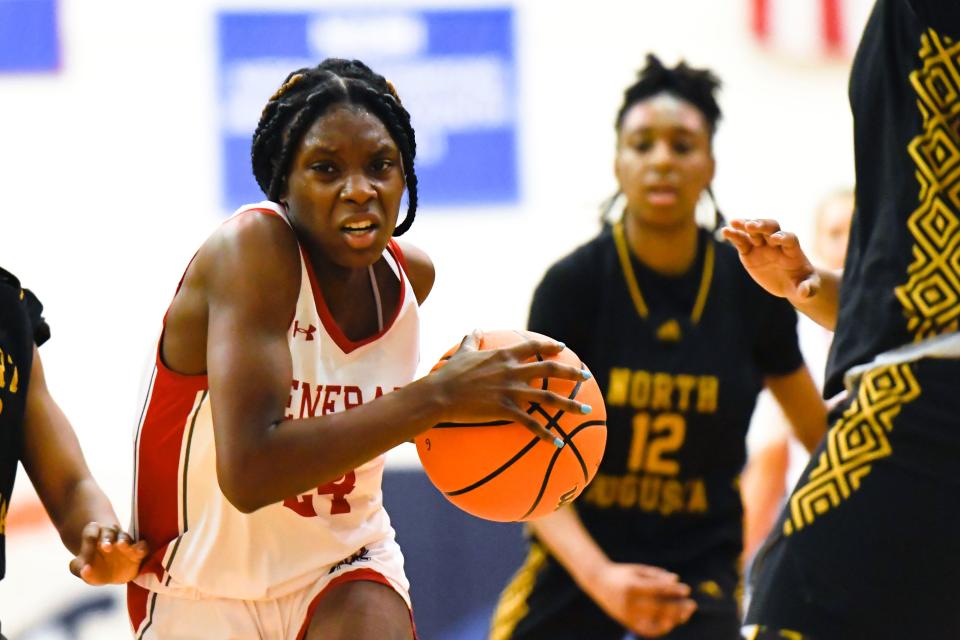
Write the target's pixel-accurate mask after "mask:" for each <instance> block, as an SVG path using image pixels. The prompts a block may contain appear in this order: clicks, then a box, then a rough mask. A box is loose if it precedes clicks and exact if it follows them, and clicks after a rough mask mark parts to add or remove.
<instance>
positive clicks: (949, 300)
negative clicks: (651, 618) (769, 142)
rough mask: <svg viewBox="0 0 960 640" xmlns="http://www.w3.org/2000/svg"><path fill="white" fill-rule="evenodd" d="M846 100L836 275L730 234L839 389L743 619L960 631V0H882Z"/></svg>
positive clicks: (759, 234) (859, 630) (830, 386)
mask: <svg viewBox="0 0 960 640" xmlns="http://www.w3.org/2000/svg"><path fill="white" fill-rule="evenodd" d="M850 103H851V107H852V109H853V115H854V141H855V156H856V170H857V186H856V201H857V209H856V213H855V214H854V218H853V227H852V231H851V236H850V245H849V250H848V254H847V263H846V267H845V269H844V273H843V280H842V288H838V284H839V282H838V278H837V275H836V274H831V273H828V272H823V271H819V270H816V269H814V268H813V267H812V265H810V263H809V262H808V261H807V260H806V257H805V255H804V254H803V252H802V251H800V249H799V245H798V244H797V242H796V237H795V236H794V235H793V234H788V233H784V232H781V231H779V226H778V225H777V224H776V223H775V222H773V221H749V222H747V221H735V222H734V223H731V225H732V227H733V229H732V230H730V231H727V232H725V234H726V235H727V236H728V237H729V238H730V239H731V240H733V241H734V242H735V244H737V247H738V249H739V250H740V251H741V259H742V261H743V263H744V265H745V266H746V267H747V269H748V270H749V271H750V272H751V275H753V276H754V278H755V279H756V280H757V281H758V282H759V283H761V284H762V285H763V286H764V287H765V288H766V289H767V290H768V291H770V292H772V293H775V294H777V295H781V296H783V297H785V298H787V299H788V300H790V301H791V302H792V303H793V304H794V305H795V306H796V307H797V308H798V309H800V310H801V311H804V312H805V313H807V314H808V315H810V316H811V317H812V318H813V319H815V320H817V321H818V322H820V323H821V324H823V325H824V326H827V327H828V328H829V327H832V326H833V325H834V323H835V325H836V337H835V339H834V342H833V346H832V349H831V353H830V358H829V362H828V366H827V386H826V393H827V394H828V395H829V394H831V393H835V392H837V391H839V390H840V389H841V388H843V387H844V386H846V388H847V389H848V393H849V396H848V399H847V401H846V403H845V404H843V405H842V406H841V407H839V408H838V409H837V410H836V411H835V412H834V413H833V415H832V416H831V418H832V420H831V427H830V431H829V433H828V435H827V437H826V438H825V439H824V442H823V444H822V445H821V446H820V448H819V449H818V450H817V451H816V452H815V453H814V455H813V457H812V459H811V462H810V464H809V466H808V467H807V469H806V470H805V471H804V474H803V476H802V477H801V480H800V482H799V484H798V486H797V488H796V489H795V490H794V492H793V495H792V496H791V497H790V499H789V501H788V503H787V506H786V509H785V511H784V513H783V514H782V516H781V519H780V521H779V523H778V525H777V526H776V527H775V529H774V531H773V533H772V534H771V537H770V538H769V539H768V540H767V542H766V544H765V546H764V548H762V549H761V551H760V552H759V553H758V559H757V561H756V563H755V567H756V569H755V575H754V576H753V579H752V581H753V585H754V593H755V595H754V597H753V600H752V602H751V605H750V610H749V612H748V615H747V622H748V623H750V624H751V633H755V634H757V635H756V637H759V638H763V637H767V635H765V634H769V637H782V636H781V635H776V633H780V632H779V631H777V630H785V629H789V630H791V631H793V632H795V635H793V636H790V637H796V638H801V637H802V638H816V639H821V640H831V639H838V640H839V639H849V638H881V639H885V638H890V639H894V638H897V639H900V638H910V639H918V640H924V639H928V638H929V639H941V638H957V637H960V591H958V589H957V584H958V581H960V512H958V510H957V509H955V508H954V505H955V504H956V500H957V495H958V491H960V471H958V470H960V393H958V388H960V386H958V385H960V333H958V332H957V328H958V319H960V2H957V1H956V0H878V1H877V2H876V4H875V6H874V8H873V13H872V14H871V16H870V19H869V22H868V23H867V26H866V29H865V31H864V34H863V37H862V39H861V42H860V46H859V49H858V51H857V56H856V59H855V61H854V65H853V69H852V71H851V77H850ZM838 293H839V298H838ZM751 637H752V636H751Z"/></svg>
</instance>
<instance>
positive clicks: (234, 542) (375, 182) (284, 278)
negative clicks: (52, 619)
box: [128, 59, 589, 640]
mask: <svg viewBox="0 0 960 640" xmlns="http://www.w3.org/2000/svg"><path fill="white" fill-rule="evenodd" d="M415 151H416V146H415V141H414V132H413V129H412V127H411V125H410V117H409V114H408V113H407V111H406V110H405V109H404V108H403V106H402V105H401V104H400V100H399V97H398V96H397V94H396V92H395V91H394V89H393V87H392V85H390V84H389V83H388V82H387V81H386V80H384V79H383V77H381V76H379V75H377V74H375V73H374V72H372V71H371V70H370V69H369V68H368V67H366V66H365V65H364V64H362V63H361V62H359V61H346V60H335V59H331V60H327V61H325V62H323V63H321V64H320V65H319V66H317V67H314V68H309V69H301V70H299V71H296V72H294V73H292V74H290V76H288V78H287V80H286V81H285V82H284V84H283V86H281V88H280V89H279V90H278V91H277V93H276V94H275V95H274V96H273V97H272V98H271V99H270V101H269V102H268V103H267V106H266V107H265V109H264V111H263V114H262V116H261V120H260V124H259V126H258V128H257V131H256V133H255V134H254V139H253V152H252V156H253V168H254V174H255V176H256V178H257V181H258V183H259V184H260V186H261V188H262V189H263V190H264V193H266V195H267V197H268V198H269V201H266V202H263V203H260V204H259V205H253V206H248V207H243V208H241V210H240V211H238V212H237V213H236V214H235V215H234V216H233V217H232V218H231V219H229V220H228V221H227V222H226V223H224V224H223V225H222V226H221V227H220V228H219V229H218V230H217V231H216V232H215V233H214V234H213V235H212V236H211V237H210V238H209V239H208V240H207V241H206V242H205V243H204V245H203V246H202V247H201V248H200V250H199V251H198V252H197V254H196V256H195V258H194V259H193V261H192V262H191V264H190V265H189V267H188V268H187V270H186V273H185V274H184V277H183V280H182V281H181V284H180V286H179V288H178V291H177V293H176V295H175V297H174V299H173V302H172V303H171V305H170V308H169V310H168V312H167V316H166V318H165V324H164V331H163V334H162V337H161V339H160V343H159V345H158V350H157V359H156V368H155V371H154V375H153V378H152V380H151V384H150V389H149V391H148V394H147V398H146V400H145V403H144V410H143V416H142V418H141V420H140V425H139V427H138V431H137V440H136V469H135V483H136V485H135V487H134V493H135V500H136V504H135V511H134V518H135V521H134V530H135V532H136V535H138V536H139V537H142V538H144V539H145V540H146V541H147V542H148V543H149V544H150V548H151V549H152V550H153V551H152V554H151V556H150V557H149V558H148V560H147V561H146V563H145V564H144V569H143V571H142V572H141V574H140V576H139V577H138V578H137V579H136V584H133V585H131V587H130V588H129V598H128V601H129V610H130V617H131V622H132V625H133V627H134V631H135V633H136V637H137V638H149V639H153V638H162V639H170V638H177V639H179V638H211V639H213V638H271V639H273V638H277V639H287V638H289V639H291V640H293V639H294V638H297V639H299V638H323V639H325V640H336V639H341V638H342V639H344V640H346V639H350V640H364V639H370V640H374V639H375V640H392V639H409V638H412V637H415V631H414V628H413V625H412V614H411V609H410V599H409V595H408V593H407V588H408V584H407V580H406V578H405V576H404V572H403V557H402V555H401V554H400V550H399V548H398V547H397V544H396V542H395V541H394V533H393V529H392V528H391V526H390V520H389V518H388V516H387V514H386V512H385V511H384V509H383V505H382V497H381V491H380V482H381V477H382V472H383V458H382V454H383V453H384V452H385V451H387V450H388V449H390V448H392V447H394V446H396V445H397V444H400V443H402V442H404V441H406V440H409V439H411V438H412V437H414V436H415V435H416V434H418V433H420V432H422V431H424V430H426V429H428V428H430V427H431V426H433V425H434V424H436V423H438V422H442V421H449V420H455V419H457V418H464V417H467V416H469V417H470V418H472V419H476V417H477V416H489V419H512V420H516V421H518V422H520V423H523V424H525V425H527V426H528V427H529V428H530V429H532V430H534V431H536V432H537V433H538V435H540V436H541V437H543V438H544V439H547V440H549V441H550V442H553V443H554V444H555V445H557V446H562V445H563V442H562V441H561V440H558V439H556V438H555V437H554V436H553V435H552V434H550V433H549V432H547V431H546V430H545V429H543V427H541V426H540V425H538V424H537V423H536V422H534V421H533V420H532V418H530V416H528V415H527V414H526V412H525V411H523V410H521V409H520V408H519V407H520V406H526V402H528V401H534V402H540V403H546V404H549V405H553V406H556V407H557V408H560V409H566V410H568V411H577V412H580V411H582V410H583V408H582V407H581V405H580V403H578V402H575V401H572V400H568V399H566V398H563V397H560V396H557V395H555V394H553V393H551V392H547V391H541V390H537V389H534V388H532V387H530V386H529V385H528V384H527V381H528V380H530V379H533V378H538V377H547V376H550V377H560V378H566V379H572V380H576V379H580V378H581V376H589V374H581V372H580V371H579V370H578V369H575V368H573V367H567V366H562V365H559V364H556V363H553V362H534V363H528V364H523V362H524V361H525V360H526V359H528V358H531V357H532V356H533V355H535V354H536V353H537V352H539V353H542V354H544V355H552V354H555V353H557V352H559V351H560V350H561V349H562V345H560V344H558V343H555V342H553V341H551V340H538V341H530V342H527V343H525V344H522V345H519V346H517V347H513V348H509V349H503V350H499V351H482V352H481V351H478V350H477V346H478V344H479V338H480V335H479V334H478V333H474V334H472V335H470V336H468V337H467V338H465V339H464V342H463V345H462V347H461V349H460V351H459V352H458V353H457V354H456V355H454V357H453V358H452V359H451V360H450V361H449V362H448V363H447V365H446V366H444V367H443V368H442V369H440V370H439V371H438V372H436V373H434V374H431V375H429V376H427V377H425V378H423V379H420V380H418V381H416V382H411V381H412V380H413V376H414V373H415V370H416V367H417V363H418V348H419V335H418V332H419V321H418V306H419V304H420V303H422V302H423V300H424V299H425V298H426V296H427V294H428V293H429V291H430V288H431V286H432V284H433V280H434V271H433V265H432V263H431V262H430V260H429V258H427V256H426V255H425V254H423V253H422V252H421V251H419V250H417V249H415V248H413V247H410V246H405V247H402V248H401V246H400V245H399V244H398V243H396V242H395V241H394V240H392V239H391V236H395V235H400V234H401V233H403V232H404V231H406V229H407V228H409V226H410V223H411V222H412V221H413V216H414V212H415V209H416V205H417V179H416V174H415V173H414V168H413V160H414V155H415ZM405 187H406V190H407V196H408V202H409V208H408V212H407V216H406V218H405V220H404V222H403V223H402V224H400V225H399V226H398V225H397V220H398V217H399V216H398V214H399V209H400V202H401V196H402V195H403V192H404V188H405ZM464 455H469V452H466V451H465V452H464Z"/></svg>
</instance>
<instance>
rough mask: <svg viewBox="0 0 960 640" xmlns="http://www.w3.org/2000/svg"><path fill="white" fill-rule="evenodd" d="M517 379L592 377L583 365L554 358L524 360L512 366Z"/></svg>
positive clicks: (583, 378) (577, 378)
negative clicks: (577, 365) (575, 364)
mask: <svg viewBox="0 0 960 640" xmlns="http://www.w3.org/2000/svg"><path fill="white" fill-rule="evenodd" d="M513 371H514V375H515V378H516V379H517V380H526V381H530V380H536V379H538V378H562V379H564V380H589V379H590V378H592V377H593V374H592V373H590V371H589V370H587V369H586V368H585V367H583V368H581V367H575V366H573V365H569V364H563V363H562V362H557V361H556V360H541V361H535V362H525V363H523V364H520V365H517V366H515V367H514V368H513Z"/></svg>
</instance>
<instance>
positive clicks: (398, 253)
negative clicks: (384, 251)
mask: <svg viewBox="0 0 960 640" xmlns="http://www.w3.org/2000/svg"><path fill="white" fill-rule="evenodd" d="M387 248H388V249H390V253H392V254H393V257H394V258H396V259H397V262H398V263H400V268H401V269H403V271H404V273H410V268H409V267H408V266H407V257H406V256H405V255H403V249H401V248H400V243H399V242H397V241H396V240H394V239H393V238H390V240H389V241H388V242H387Z"/></svg>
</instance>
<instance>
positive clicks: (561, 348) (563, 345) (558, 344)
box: [557, 342, 567, 351]
mask: <svg viewBox="0 0 960 640" xmlns="http://www.w3.org/2000/svg"><path fill="white" fill-rule="evenodd" d="M557 346H558V347H560V350H561V351H563V350H564V349H566V348H567V345H565V344H563V343H562V342H557Z"/></svg>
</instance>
